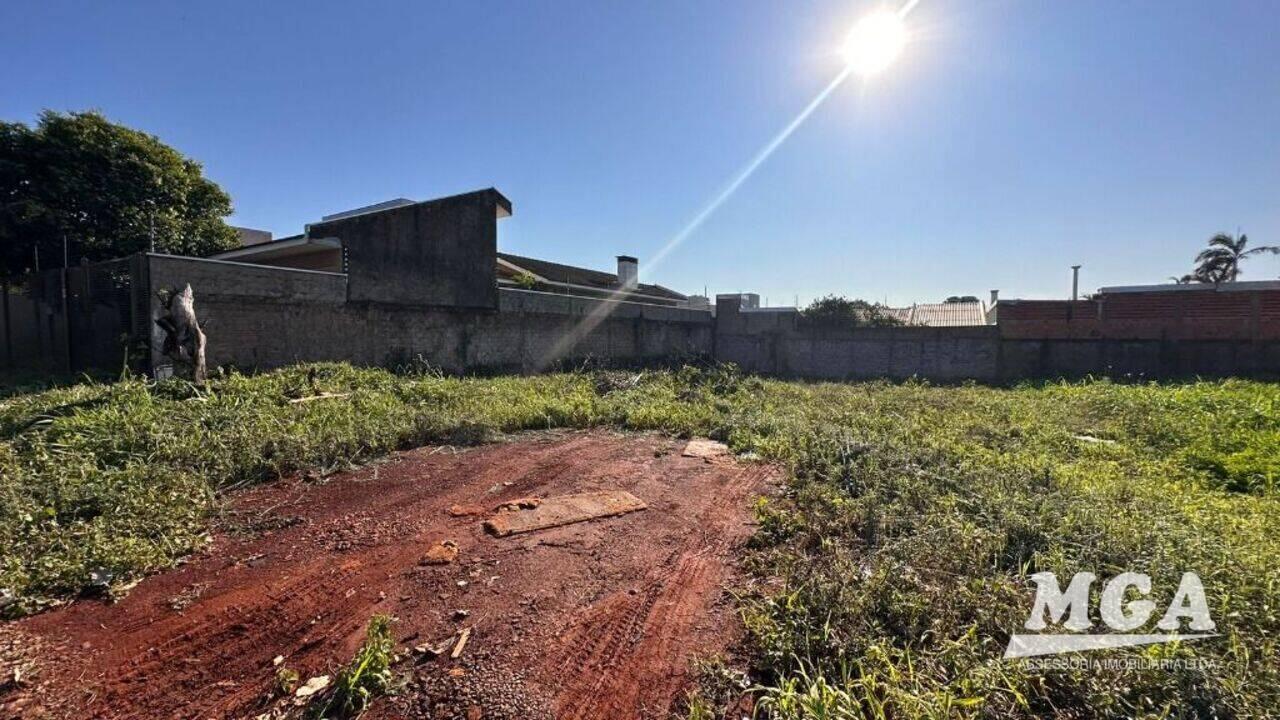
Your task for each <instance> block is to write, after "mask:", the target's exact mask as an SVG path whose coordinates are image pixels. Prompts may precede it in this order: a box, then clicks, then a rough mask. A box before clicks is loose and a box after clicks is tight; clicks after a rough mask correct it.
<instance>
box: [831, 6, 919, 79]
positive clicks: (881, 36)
mask: <svg viewBox="0 0 1280 720" xmlns="http://www.w3.org/2000/svg"><path fill="white" fill-rule="evenodd" d="M906 44H907V29H906V28H905V27H903V25H902V18H900V17H898V14H897V13H894V12H889V11H887V10H881V11H878V12H875V13H872V14H870V15H868V16H866V17H864V18H862V19H861V20H859V21H858V24H857V25H854V26H853V30H852V31H850V32H849V37H848V39H847V40H845V41H844V48H843V53H844V60H845V62H846V63H848V65H849V67H850V68H851V69H852V70H853V71H854V72H856V73H858V74H859V75H874V74H876V73H878V72H880V71H881V70H883V69H885V68H887V67H889V65H890V64H891V63H892V62H893V61H894V60H896V59H897V58H898V55H900V54H901V53H902V47H903V46H904V45H906Z"/></svg>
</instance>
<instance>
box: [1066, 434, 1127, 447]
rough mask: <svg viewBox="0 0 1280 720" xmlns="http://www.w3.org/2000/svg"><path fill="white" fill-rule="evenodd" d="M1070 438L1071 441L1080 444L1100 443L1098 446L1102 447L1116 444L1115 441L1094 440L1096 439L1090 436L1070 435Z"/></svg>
mask: <svg viewBox="0 0 1280 720" xmlns="http://www.w3.org/2000/svg"><path fill="white" fill-rule="evenodd" d="M1071 437H1072V439H1074V440H1079V441H1080V442H1087V443H1100V444H1103V445H1115V444H1116V441H1115V440H1106V439H1104V438H1096V437H1093V436H1092V435H1072V436H1071Z"/></svg>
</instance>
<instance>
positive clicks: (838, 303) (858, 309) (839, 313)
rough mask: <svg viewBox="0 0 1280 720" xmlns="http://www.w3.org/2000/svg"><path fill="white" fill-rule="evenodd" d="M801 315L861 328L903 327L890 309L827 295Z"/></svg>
mask: <svg viewBox="0 0 1280 720" xmlns="http://www.w3.org/2000/svg"><path fill="white" fill-rule="evenodd" d="M801 313H802V314H803V315H804V316H805V317H806V318H809V319H811V320H817V321H820V322H829V323H849V324H853V325H857V326H861V327H891V326H894V325H902V324H903V323H902V321H901V320H899V319H898V318H896V317H894V316H893V315H892V313H891V312H890V310H889V308H888V307H886V306H884V305H881V304H880V303H870V302H867V301H866V300H851V299H849V298H846V297H841V296H839V295H827V296H826V297H821V298H818V299H817V300H814V301H813V302H811V303H809V306H808V307H806V308H805V309H804V310H802V311H801Z"/></svg>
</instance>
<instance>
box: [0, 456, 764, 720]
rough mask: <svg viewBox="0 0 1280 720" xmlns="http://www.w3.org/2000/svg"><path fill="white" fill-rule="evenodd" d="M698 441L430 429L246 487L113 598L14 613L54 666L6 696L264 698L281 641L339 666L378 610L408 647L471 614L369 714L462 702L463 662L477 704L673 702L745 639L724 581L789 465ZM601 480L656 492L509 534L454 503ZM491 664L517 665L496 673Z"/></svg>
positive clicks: (596, 709) (403, 713)
mask: <svg viewBox="0 0 1280 720" xmlns="http://www.w3.org/2000/svg"><path fill="white" fill-rule="evenodd" d="M682 447H683V443H681V442H679V441H675V440H670V439H667V438H661V437H657V436H651V435H620V434H611V433H605V432H593V433H568V434H540V435H535V436H526V437H523V438H521V439H520V440H519V441H518V442H510V443H500V444H494V445H488V446H484V447H480V448H475V449H471V450H467V451H463V452H457V453H455V452H453V451H451V450H450V449H447V448H422V449H418V450H414V451H410V452H405V453H401V454H398V455H396V456H394V457H393V458H391V459H390V460H389V461H388V462H386V463H382V464H378V465H371V466H368V467H366V468H363V469H361V470H359V471H358V472H354V473H350V474H348V475H344V476H340V477H336V478H334V479H331V480H330V481H329V482H327V483H324V484H314V483H307V482H304V481H302V480H290V481H282V482H279V483H275V484H273V485H270V486H266V487H262V488H257V489H254V490H250V491H246V492H242V493H239V494H237V495H236V496H235V497H234V498H233V499H232V501H231V503H230V504H231V507H232V510H233V512H232V513H231V514H230V519H229V520H228V521H227V522H226V523H225V524H226V525H227V527H225V528H223V529H221V530H219V531H218V532H217V533H216V534H215V537H214V540H213V542H212V544H211V545H210V546H209V547H208V548H207V550H206V551H204V552H203V553H201V554H200V555H198V556H197V557H195V558H193V559H192V560H191V561H190V562H188V563H187V564H185V565H183V566H181V567H179V568H176V569H174V570H171V571H168V572H165V573H162V574H159V575H156V576H153V577H150V578H148V579H147V580H145V581H143V582H142V583H141V584H139V585H138V586H137V587H136V588H134V589H133V590H132V591H131V592H130V593H129V595H128V596H127V597H126V598H125V599H124V600H122V601H121V602H119V603H116V604H106V603H103V602H98V601H80V602H77V603H74V604H72V605H70V606H67V607H63V608H59V609H56V610H53V611H50V612H46V613H43V614H41V615H37V616H35V617H32V618H28V619H26V620H23V621H21V622H18V623H12V624H10V626H9V627H7V628H5V635H6V636H8V637H10V638H14V637H17V638H20V639H21V640H20V642H21V643H22V644H23V645H24V646H27V647H31V646H32V645H38V646H39V647H40V648H41V650H40V653H39V655H38V657H39V658H40V659H41V667H39V668H38V671H37V673H36V674H35V675H34V676H33V679H32V680H30V681H28V682H27V683H25V684H23V685H20V686H19V689H18V690H17V691H12V690H11V691H9V693H8V696H7V697H6V696H5V695H3V694H0V708H6V707H7V708H8V711H9V712H10V713H16V714H17V715H19V716H21V717H30V718H38V717H50V718H62V717H98V718H221V717H227V718H239V717H253V716H254V715H256V714H258V713H262V712H265V711H267V710H268V709H270V708H271V707H272V700H271V698H270V696H271V694H272V688H273V687H274V684H275V676H276V672H277V668H276V667H275V666H274V665H273V662H272V661H273V658H275V657H277V656H283V658H284V660H283V663H282V665H283V666H284V667H288V668H291V669H294V670H296V671H298V672H299V673H300V675H301V677H302V679H303V680H305V679H307V678H309V677H312V676H316V675H321V674H330V675H333V674H335V673H336V671H337V669H338V668H340V667H341V666H342V665H343V664H344V663H345V662H347V661H348V660H349V659H350V658H351V657H352V655H353V653H354V652H355V650H356V649H357V647H358V646H359V644H360V642H361V640H362V637H363V633H364V628H365V625H366V623H367V622H368V621H369V618H370V617H371V616H372V615H374V614H376V613H388V614H391V615H393V616H394V617H395V618H397V621H396V623H395V625H394V632H395V633H396V640H397V642H398V646H400V647H404V648H412V647H415V646H423V645H427V646H430V647H440V646H443V645H449V646H450V647H452V643H453V642H454V638H455V637H456V633H458V632H459V631H460V630H461V629H462V628H465V627H470V628H472V631H471V635H470V639H469V642H468V644H467V645H466V648H465V649H464V651H463V653H462V655H461V657H460V658H459V659H458V660H451V659H450V658H449V657H448V654H447V653H446V655H445V656H444V657H442V658H440V659H435V660H426V659H424V658H423V657H421V656H413V657H411V658H410V659H406V660H405V661H403V662H402V663H401V664H400V665H398V666H397V668H396V669H397V670H398V671H400V672H402V673H407V674H409V675H410V676H412V677H413V678H414V679H413V680H412V681H411V682H410V684H409V686H408V687H407V688H406V689H405V690H404V691H403V692H402V693H401V694H400V696H399V697H397V698H394V699H391V700H382V701H379V703H377V705H376V706H375V707H374V709H373V710H372V712H371V714H370V717H375V718H377V717H381V718H395V717H431V716H432V714H433V713H434V714H435V715H438V716H443V717H450V716H452V715H454V714H457V713H458V712H460V711H459V710H458V706H457V698H456V697H455V698H452V699H451V698H449V697H442V696H441V695H440V690H439V688H440V687H442V685H441V684H440V682H438V680H439V679H440V678H444V679H445V680H446V681H447V682H452V683H454V685H455V686H456V685H457V684H458V683H459V682H463V683H465V682H466V681H467V678H469V677H474V678H475V680H476V685H475V687H473V688H471V689H470V690H468V691H467V694H466V697H465V699H464V700H463V701H462V702H463V705H464V706H465V707H463V710H461V712H463V713H464V714H463V716H464V717H486V718H492V717H503V716H520V715H529V714H530V712H531V711H530V710H529V709H530V708H542V709H544V710H545V711H547V712H551V713H554V715H555V716H556V717H560V718H640V717H646V718H647V717H653V718H658V717H666V716H667V713H668V712H669V711H670V710H671V709H672V708H673V707H674V705H675V703H677V702H678V700H679V699H680V697H681V695H682V693H683V691H684V690H685V688H686V687H687V686H688V684H689V681H690V674H689V671H690V660H691V659H693V658H696V657H700V656H706V655H709V654H713V653H717V652H723V651H725V649H726V648H728V647H729V646H731V645H732V644H733V642H734V641H735V640H736V639H737V638H738V637H739V632H740V630H739V626H738V623H737V620H736V618H735V616H734V612H733V606H732V602H731V601H730V599H729V598H728V597H727V595H726V594H725V592H724V587H725V585H726V583H729V582H731V581H732V578H733V576H732V573H733V569H732V557H733V551H734V548H735V546H736V545H738V544H740V543H741V542H742V540H743V539H744V538H745V537H746V536H747V535H749V534H750V532H751V527H750V521H751V514H750V506H751V499H752V498H753V496H754V495H756V494H759V493H761V492H763V491H765V490H766V489H767V487H768V485H769V484H770V482H771V481H772V480H773V479H774V478H775V476H776V471H775V470H774V469H773V468H770V467H767V466H763V465H743V464H738V463H736V462H734V461H733V460H732V459H729V458H712V459H703V458H691V457H683V456H682V455H681V453H680V449H681V448H682ZM607 489H621V490H626V491H628V492H630V493H632V494H634V495H635V496H637V497H638V498H640V499H641V500H643V501H644V502H645V503H647V504H648V509H647V510H642V511H640V512H634V513H631V514H628V515H624V516H621V517H614V518H606V519H599V520H592V521H589V522H584V523H578V524H574V525H567V526H562V527H557V528H551V529H547V530H542V531H538V532H533V533H528V534H522V535H514V536H511V537H504V538H495V537H490V536H488V535H486V534H485V533H484V532H483V530H482V529H481V522H482V520H483V519H484V517H485V515H459V514H458V511H459V509H460V508H454V513H450V512H449V510H450V508H451V506H455V505H458V506H464V508H461V509H465V506H480V507H483V508H485V509H486V510H491V509H492V508H494V507H495V506H497V505H499V504H500V503H504V502H508V501H511V500H514V499H517V498H520V497H525V496H540V497H550V496H554V495H560V494H567V493H577V492H586V491H592V490H607ZM264 528H274V529H264ZM246 529H248V530H250V532H246ZM441 540H452V541H454V542H456V543H457V546H458V551H459V552H458V557H457V559H456V560H455V561H454V562H452V563H449V564H445V565H428V564H422V563H421V562H420V561H421V560H422V559H423V557H424V555H425V553H426V551H427V549H428V548H429V547H430V546H431V545H432V544H434V543H436V542H438V541H441ZM460 610H461V611H466V612H467V613H468V614H467V615H466V616H465V617H463V616H462V615H463V614H462V613H458V612H456V611H460ZM481 658H484V659H485V660H484V662H480V660H479V659H481ZM494 668H498V669H499V670H501V673H504V674H503V675H502V677H504V678H510V677H513V676H514V677H516V680H515V681H509V680H505V681H502V682H498V681H496V680H493V678H486V677H481V675H483V674H488V675H492V674H493V673H494V672H495V670H494ZM450 670H453V673H452V674H449V671H450ZM458 678H462V680H458ZM495 687H496V688H500V692H499V690H493V691H492V694H495V697H492V698H490V697H487V696H486V692H490V691H489V690H486V688H495ZM512 687H515V688H516V692H517V693H518V694H520V695H521V696H522V697H520V698H514V699H513V698H512V697H510V695H511V688H512ZM0 693H3V691H0ZM496 694H501V695H502V697H500V698H499V697H496ZM451 701H453V702H454V705H453V706H449V703H450V702H451ZM0 716H4V713H0Z"/></svg>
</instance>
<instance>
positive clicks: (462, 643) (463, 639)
mask: <svg viewBox="0 0 1280 720" xmlns="http://www.w3.org/2000/svg"><path fill="white" fill-rule="evenodd" d="M470 639H471V628H464V629H463V631H462V634H461V635H459V636H458V644H457V645H454V646H453V652H451V653H449V657H450V658H453V659H454V660H457V659H458V656H459V655H461V654H462V649H463V648H465V647H466V646H467V641H468V640H470Z"/></svg>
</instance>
